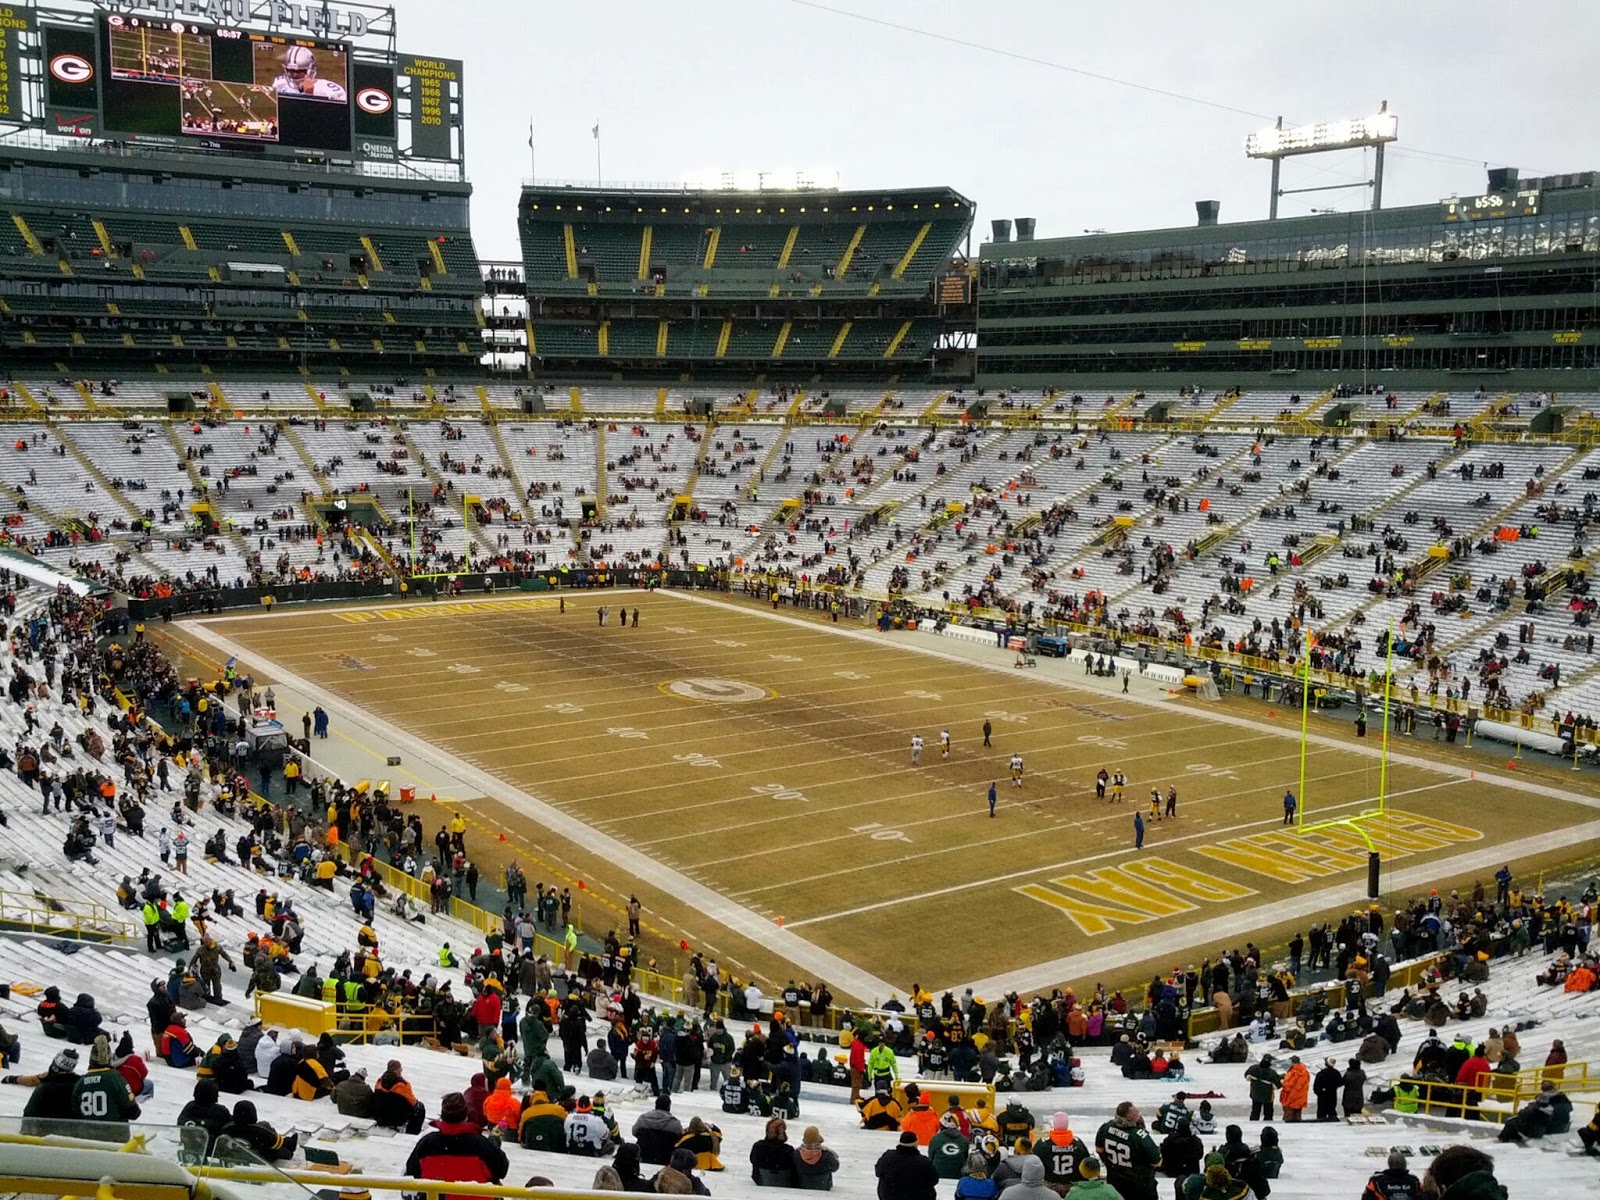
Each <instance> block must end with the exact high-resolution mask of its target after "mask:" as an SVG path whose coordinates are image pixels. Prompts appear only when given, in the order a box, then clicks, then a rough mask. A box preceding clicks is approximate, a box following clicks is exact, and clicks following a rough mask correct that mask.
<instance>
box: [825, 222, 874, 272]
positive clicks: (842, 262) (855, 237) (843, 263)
mask: <svg viewBox="0 0 1600 1200" xmlns="http://www.w3.org/2000/svg"><path fill="white" fill-rule="evenodd" d="M866 236H867V227H866V226H865V225H857V226H856V231H855V232H854V233H853V234H851V235H850V243H849V245H847V246H846V247H845V248H844V253H843V254H841V255H840V256H839V264H838V265H837V266H836V267H834V269H833V277H834V278H835V279H843V278H844V273H845V272H846V271H848V270H849V269H850V260H851V259H853V258H854V257H855V256H856V247H857V246H859V245H861V239H862V238H864V237H866Z"/></svg>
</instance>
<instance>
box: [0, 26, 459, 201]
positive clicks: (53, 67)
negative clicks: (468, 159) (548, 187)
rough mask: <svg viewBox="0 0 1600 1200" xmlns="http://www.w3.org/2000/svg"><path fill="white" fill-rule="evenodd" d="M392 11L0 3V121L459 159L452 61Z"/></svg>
mask: <svg viewBox="0 0 1600 1200" xmlns="http://www.w3.org/2000/svg"><path fill="white" fill-rule="evenodd" d="M393 36H394V14H393V10H392V9H387V8H375V7H372V6H370V5H359V4H351V5H349V6H347V7H345V8H339V9H335V8H331V7H327V6H323V5H320V4H317V5H313V4H290V3H282V2H280V0H106V2H102V3H94V2H92V0H81V2H79V0H60V2H59V3H50V4H32V3H30V4H13V5H6V4H4V3H0V124H12V125H18V126H25V127H26V126H31V127H35V128H39V129H41V130H43V132H45V133H46V134H49V135H54V136H61V137H101V138H111V139H116V140H122V141H127V142H131V143H137V144H143V145H150V146H158V147H165V148H171V149H175V150H178V151H184V150H190V151H195V152H199V153H212V154H215V153H223V154H239V155H251V156H266V157H292V158H300V159H304V158H307V157H315V158H323V159H328V160H331V161H342V160H366V161H397V160H401V159H405V160H423V161H431V162H439V163H447V164H452V165H454V166H455V167H456V168H457V170H458V171H459V170H460V168H461V166H462V164H463V161H464V149H465V148H464V145H463V137H462V130H463V95H462V78H463V64H462V63H461V62H460V61H459V60H456V59H445V58H438V57H435V56H424V55H409V54H401V53H398V52H396V51H395V50H394V48H393Z"/></svg>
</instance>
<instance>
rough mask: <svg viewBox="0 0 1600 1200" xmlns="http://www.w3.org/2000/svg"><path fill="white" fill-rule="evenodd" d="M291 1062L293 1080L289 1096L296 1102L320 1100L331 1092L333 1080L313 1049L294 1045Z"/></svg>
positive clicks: (299, 1044)
mask: <svg viewBox="0 0 1600 1200" xmlns="http://www.w3.org/2000/svg"><path fill="white" fill-rule="evenodd" d="M292 1061H293V1063H294V1079H293V1082H292V1083H291V1084H290V1085H289V1094H290V1095H292V1096H293V1097H294V1098H295V1099H296V1100H320V1099H322V1098H323V1097H324V1096H326V1095H328V1093H330V1092H332V1091H333V1080H332V1079H331V1078H330V1077H329V1075H328V1069H327V1068H326V1067H324V1066H323V1065H322V1063H321V1062H320V1061H319V1060H318V1058H317V1055H316V1050H315V1047H312V1046H308V1045H307V1044H306V1043H304V1042H297V1043H295V1047H294V1056H293V1060H292Z"/></svg>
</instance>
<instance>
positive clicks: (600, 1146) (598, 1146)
mask: <svg viewBox="0 0 1600 1200" xmlns="http://www.w3.org/2000/svg"><path fill="white" fill-rule="evenodd" d="M556 1107H558V1108H559V1107H560V1106H559V1105H557V1106H556ZM533 1111H534V1110H533V1109H531V1108H530V1109H529V1110H528V1112H533ZM527 1117H528V1113H524V1114H523V1119H524V1120H527ZM562 1137H563V1139H564V1142H565V1145H566V1151H567V1153H568V1154H581V1155H585V1156H587V1157H590V1158H594V1157H598V1156H601V1155H604V1154H607V1153H609V1152H610V1151H611V1149H612V1148H613V1146H614V1144H615V1141H614V1138H613V1136H612V1130H611V1127H610V1126H609V1125H607V1123H606V1118H605V1116H604V1114H602V1113H597V1112H595V1110H594V1104H593V1102H592V1101H591V1100H590V1099H589V1097H588V1096H579V1097H578V1100H577V1104H576V1105H575V1106H574V1107H573V1110H572V1111H571V1112H570V1113H568V1114H567V1115H566V1117H565V1118H564V1119H563V1120H562ZM518 1140H519V1141H521V1136H520V1130H519V1136H518ZM523 1144H524V1145H525V1144H526V1143H523Z"/></svg>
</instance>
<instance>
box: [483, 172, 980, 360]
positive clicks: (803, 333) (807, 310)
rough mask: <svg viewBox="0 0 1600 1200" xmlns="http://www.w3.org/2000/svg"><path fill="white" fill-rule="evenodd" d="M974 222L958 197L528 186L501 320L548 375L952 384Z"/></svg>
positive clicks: (517, 346) (968, 321) (513, 342)
mask: <svg viewBox="0 0 1600 1200" xmlns="http://www.w3.org/2000/svg"><path fill="white" fill-rule="evenodd" d="M972 211H973V206H972V202H971V201H970V200H968V199H966V198H965V197H964V196H962V195H961V194H960V193H958V192H956V191H954V190H952V189H949V188H925V189H910V190H890V191H838V190H825V189H802V190H790V191H777V190H758V191H732V190H729V191H692V190H685V189H675V188H660V189H626V190H624V189H578V188H571V187H545V186H529V187H526V188H524V189H523V193H522V197H521V201H520V204H519V207H518V212H517V221H518V230H519V233H520V236H521V245H522V263H521V273H522V275H523V277H524V279H525V280H526V284H527V292H528V309H527V319H526V321H525V322H521V321H510V322H508V321H506V320H504V313H502V317H501V319H499V320H497V321H496V322H494V323H495V324H496V325H497V326H499V327H501V328H502V329H503V331H504V333H505V334H506V335H508V336H507V337H506V338H505V339H503V340H502V342H501V348H502V349H509V350H522V349H526V350H528V351H529V361H530V362H531V364H532V369H533V373H534V374H535V375H536V376H539V377H541V378H552V377H553V378H560V379H566V378H579V379H581V378H597V377H609V378H613V379H615V380H616V381H617V382H624V381H626V380H630V379H642V380H649V381H652V382H654V381H671V380H713V379H721V380H739V381H742V382H745V383H770V382H774V381H794V382H797V383H805V382H813V383H814V382H826V381H830V380H837V381H844V380H865V381H892V380H896V379H899V380H903V381H907V382H910V381H926V380H930V379H941V378H943V379H951V380H960V379H963V378H967V377H970V374H971V369H972V361H971V354H970V348H971V335H972V305H971V278H970V275H969V274H968V272H967V271H966V270H965V268H964V267H963V268H959V269H952V265H951V264H952V260H953V258H954V257H955V256H956V254H957V249H958V247H959V246H960V245H961V244H962V242H963V240H964V239H965V238H966V237H967V235H968V233H969V231H970V229H971V226H972ZM518 325H521V326H522V328H520V329H519V328H518V327H517V326H518Z"/></svg>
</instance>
